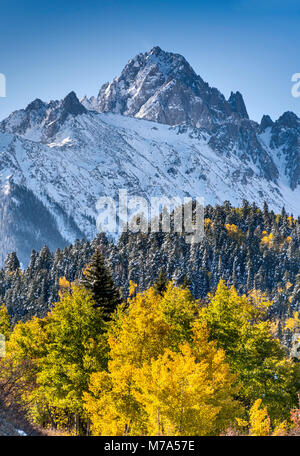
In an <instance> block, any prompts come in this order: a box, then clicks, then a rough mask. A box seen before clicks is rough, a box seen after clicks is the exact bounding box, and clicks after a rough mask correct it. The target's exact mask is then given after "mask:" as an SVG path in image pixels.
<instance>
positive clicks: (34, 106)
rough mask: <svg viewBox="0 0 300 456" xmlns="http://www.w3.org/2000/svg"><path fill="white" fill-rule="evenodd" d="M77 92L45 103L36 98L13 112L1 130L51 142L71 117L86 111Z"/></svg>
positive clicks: (1, 126)
mask: <svg viewBox="0 0 300 456" xmlns="http://www.w3.org/2000/svg"><path fill="white" fill-rule="evenodd" d="M86 112H87V110H86V108H85V107H84V106H83V105H82V104H81V103H80V101H79V100H78V98H77V96H76V94H75V92H70V93H69V94H68V95H67V96H66V97H65V98H64V99H63V100H56V101H50V102H49V103H45V102H43V101H41V100H40V99H38V98H37V99H36V100H34V101H33V102H32V103H30V104H29V105H28V106H27V107H26V108H25V109H21V110H19V111H15V112H13V113H12V114H11V115H10V116H9V117H8V118H7V119H5V120H4V121H2V122H1V123H0V131H3V132H6V133H12V134H17V135H19V136H22V137H23V138H26V139H30V140H32V141H38V142H49V141H50V140H51V138H53V137H54V136H55V134H56V133H57V132H58V131H59V130H60V128H61V126H62V125H63V124H64V122H65V121H66V120H67V119H68V118H69V117H76V116H78V115H80V114H84V113H86Z"/></svg>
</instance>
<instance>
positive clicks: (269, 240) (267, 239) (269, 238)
mask: <svg viewBox="0 0 300 456" xmlns="http://www.w3.org/2000/svg"><path fill="white" fill-rule="evenodd" d="M263 233H265V231H264V232H263ZM273 243H274V235H273V233H270V234H269V235H268V234H267V233H266V234H265V235H264V236H263V237H262V239H261V244H263V245H266V246H267V247H272V246H273Z"/></svg>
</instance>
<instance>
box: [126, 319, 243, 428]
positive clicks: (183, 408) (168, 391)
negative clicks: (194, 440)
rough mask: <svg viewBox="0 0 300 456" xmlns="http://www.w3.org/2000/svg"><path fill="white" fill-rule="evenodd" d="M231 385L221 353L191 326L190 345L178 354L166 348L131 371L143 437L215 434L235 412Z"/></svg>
mask: <svg viewBox="0 0 300 456" xmlns="http://www.w3.org/2000/svg"><path fill="white" fill-rule="evenodd" d="M234 383H235V376H233V375H232V374H231V373H230V370H229V366H228V365H227V364H226V362H225V354H224V352H223V351H222V350H217V349H216V347H215V344H213V343H209V342H208V331H207V328H206V327H205V326H202V325H198V324H197V325H196V326H195V328H194V343H192V344H189V343H187V342H185V343H184V344H182V345H181V346H180V350H179V352H174V351H171V350H169V349H166V350H165V351H164V353H163V354H162V355H161V356H160V357H159V358H158V359H157V360H152V361H151V362H150V363H145V364H144V365H143V366H142V368H141V369H138V370H137V371H136V392H135V396H136V397H137V399H138V401H139V402H140V403H141V404H142V405H143V406H144V407H145V411H146V413H147V431H148V434H149V435H218V434H219V433H220V432H221V431H222V430H224V429H226V427H227V426H228V425H229V424H230V423H231V422H232V421H233V419H234V417H235V416H236V415H237V414H238V413H240V406H239V404H238V403H237V402H236V401H235V400H234V399H233V395H234V393H236V392H237V387H236V386H234Z"/></svg>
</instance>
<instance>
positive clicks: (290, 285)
mask: <svg viewBox="0 0 300 456" xmlns="http://www.w3.org/2000/svg"><path fill="white" fill-rule="evenodd" d="M292 286H293V284H292V283H291V282H287V283H286V284H285V288H286V289H287V290H289V289H290V288H291V287H292Z"/></svg>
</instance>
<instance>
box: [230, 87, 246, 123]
mask: <svg viewBox="0 0 300 456" xmlns="http://www.w3.org/2000/svg"><path fill="white" fill-rule="evenodd" d="M228 103H229V104H230V107H231V109H232V111H234V112H236V113H237V114H238V115H239V116H240V117H241V118H242V119H249V116H248V112H247V109H246V106H245V102H244V99H243V96H242V94H241V93H240V92H236V93H233V92H231V95H230V97H229V99H228Z"/></svg>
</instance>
